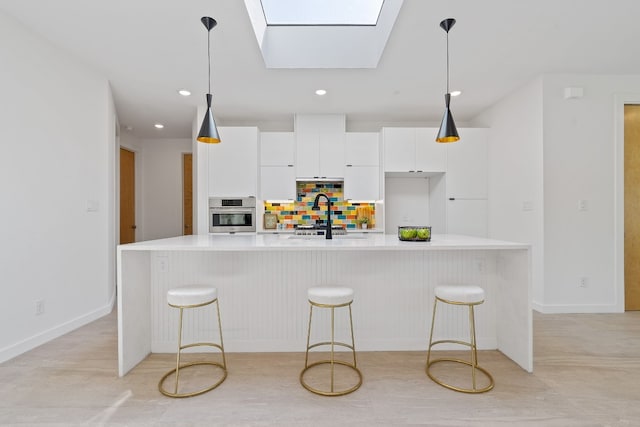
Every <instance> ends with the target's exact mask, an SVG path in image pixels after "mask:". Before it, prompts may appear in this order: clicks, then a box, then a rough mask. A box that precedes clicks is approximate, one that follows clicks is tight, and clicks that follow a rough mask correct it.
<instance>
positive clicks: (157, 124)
mask: <svg viewBox="0 0 640 427" xmlns="http://www.w3.org/2000/svg"><path fill="white" fill-rule="evenodd" d="M154 126H155V127H156V129H162V128H163V127H164V125H163V124H162V123H156V124H155V125H154Z"/></svg>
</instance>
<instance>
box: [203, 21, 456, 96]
mask: <svg viewBox="0 0 640 427" xmlns="http://www.w3.org/2000/svg"><path fill="white" fill-rule="evenodd" d="M447 40H448V39H447ZM447 43H449V42H448V41H447ZM448 49H449V47H448V44H447V50H448ZM447 55H449V54H448V53H447ZM207 59H208V60H209V92H208V93H211V30H208V31H207ZM448 63H449V60H447V64H448ZM447 67H449V65H447ZM447 70H448V68H447ZM448 73H449V71H447V74H448ZM447 78H448V77H447ZM448 85H449V83H447V87H448Z"/></svg>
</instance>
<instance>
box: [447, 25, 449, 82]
mask: <svg viewBox="0 0 640 427" xmlns="http://www.w3.org/2000/svg"><path fill="white" fill-rule="evenodd" d="M447 93H449V31H447Z"/></svg>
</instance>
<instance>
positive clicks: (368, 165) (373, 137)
mask: <svg viewBox="0 0 640 427" xmlns="http://www.w3.org/2000/svg"><path fill="white" fill-rule="evenodd" d="M344 152H345V166H346V167H345V170H344V198H345V199H351V200H378V199H380V165H379V164H380V135H379V134H378V133H377V132H348V133H347V134H346V139H345V146H344Z"/></svg>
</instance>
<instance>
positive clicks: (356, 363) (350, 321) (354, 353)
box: [349, 304, 358, 368]
mask: <svg viewBox="0 0 640 427" xmlns="http://www.w3.org/2000/svg"><path fill="white" fill-rule="evenodd" d="M349 325H350V326H351V350H352V351H353V367H354V368H356V367H357V366H358V362H357V360H356V340H355V336H354V335H353V316H352V315H351V304H349Z"/></svg>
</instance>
